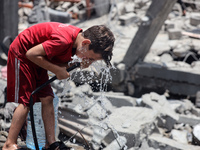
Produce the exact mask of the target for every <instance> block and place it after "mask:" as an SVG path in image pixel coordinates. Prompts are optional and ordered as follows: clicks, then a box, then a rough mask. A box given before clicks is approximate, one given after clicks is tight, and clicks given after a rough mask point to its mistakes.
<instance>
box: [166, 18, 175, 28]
mask: <svg viewBox="0 0 200 150" xmlns="http://www.w3.org/2000/svg"><path fill="white" fill-rule="evenodd" d="M174 27H175V25H174V23H173V22H171V21H169V20H166V21H165V24H164V30H165V31H168V30H169V29H174Z"/></svg>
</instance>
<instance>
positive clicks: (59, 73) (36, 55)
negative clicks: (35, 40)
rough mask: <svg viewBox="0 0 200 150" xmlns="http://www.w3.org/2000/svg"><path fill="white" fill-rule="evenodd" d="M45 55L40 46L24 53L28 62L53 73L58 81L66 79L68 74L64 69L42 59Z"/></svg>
mask: <svg viewBox="0 0 200 150" xmlns="http://www.w3.org/2000/svg"><path fill="white" fill-rule="evenodd" d="M45 55H46V53H45V51H44V48H43V46H42V44H39V45H37V46H35V47H33V48H31V49H29V50H28V51H27V52H26V57H27V58H28V59H29V60H30V61H32V62H33V63H35V64H37V65H38V66H40V67H42V68H44V69H46V70H49V71H51V72H53V73H54V74H55V75H56V77H57V78H58V79H59V80H61V79H66V78H68V77H69V76H70V74H69V73H68V72H67V71H66V67H64V66H58V65H56V64H53V63H51V62H50V61H48V60H47V59H46V58H45V57H44V56H45Z"/></svg>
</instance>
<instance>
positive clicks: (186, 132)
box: [0, 0, 200, 150]
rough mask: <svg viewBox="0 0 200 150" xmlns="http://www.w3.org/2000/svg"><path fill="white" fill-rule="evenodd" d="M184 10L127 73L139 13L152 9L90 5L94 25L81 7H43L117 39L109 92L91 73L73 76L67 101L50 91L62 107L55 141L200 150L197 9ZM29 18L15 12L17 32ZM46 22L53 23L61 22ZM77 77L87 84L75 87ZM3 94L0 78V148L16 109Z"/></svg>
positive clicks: (132, 4) (26, 11)
mask: <svg viewBox="0 0 200 150" xmlns="http://www.w3.org/2000/svg"><path fill="white" fill-rule="evenodd" d="M183 2H184V4H185V5H186V14H185V15H183V14H182V13H183V12H182V10H181V6H180V4H179V3H176V4H175V6H174V8H173V9H172V11H171V13H170V14H169V15H168V19H167V20H166V21H165V23H164V24H163V26H162V28H161V29H160V32H159V34H158V35H157V37H156V39H155V41H154V43H153V45H152V46H151V49H150V50H149V52H148V54H147V55H146V57H145V58H144V60H143V61H139V62H138V63H137V64H136V65H135V66H133V67H131V68H130V69H129V70H127V69H126V65H125V64H124V62H123V58H124V56H125V54H126V52H127V49H128V48H129V45H130V43H131V41H132V39H133V37H134V35H135V33H136V32H137V30H138V27H139V26H140V25H141V22H142V21H144V20H145V19H147V18H145V12H146V11H147V9H148V8H149V6H150V5H151V1H149V0H125V1H122V0H121V1H117V2H116V1H114V0H111V1H109V7H110V9H109V11H108V9H107V7H105V6H104V8H105V10H104V11H102V12H99V9H97V8H98V7H97V6H99V5H100V4H99V2H98V1H95V2H94V5H93V7H92V9H91V18H92V19H86V18H87V8H86V3H85V1H81V2H80V3H78V4H73V5H72V4H71V3H69V2H57V3H49V4H48V6H47V7H48V9H53V10H57V11H58V10H59V11H63V12H66V11H68V12H70V11H72V12H73V13H74V14H76V15H77V16H74V17H75V18H74V19H72V18H68V19H69V20H68V21H69V22H65V23H71V24H74V25H76V26H78V27H80V28H83V29H86V28H88V26H92V25H95V24H99V23H101V24H106V25H108V26H109V27H110V28H111V30H112V31H113V32H114V34H115V37H116V44H115V47H114V54H113V59H112V64H113V65H114V68H115V69H111V75H112V79H111V81H110V82H108V85H107V91H105V92H102V91H100V88H101V86H99V83H100V81H101V80H102V78H101V75H102V74H96V73H94V74H92V76H93V75H94V77H90V75H91V74H90V72H92V71H91V70H84V71H83V72H82V73H80V72H78V73H77V74H76V75H75V76H74V77H73V81H68V84H69V85H70V88H69V90H68V91H67V92H65V93H63V90H64V89H65V88H66V87H65V84H64V82H63V81H58V80H56V81H54V82H53V83H52V87H53V89H54V92H55V93H56V94H57V95H58V96H59V99H60V103H59V114H58V118H59V119H58V131H59V133H58V137H57V138H59V139H61V140H63V141H65V142H66V143H67V141H68V139H70V142H72V143H74V144H77V145H84V146H86V145H87V144H86V143H85V140H86V141H87V142H88V143H89V145H90V147H91V149H96V150H98V149H105V150H121V149H124V150H125V149H128V150H147V149H148V150H168V149H170V150H171V149H172V150H198V149H200V98H199V97H200V92H199V89H200V82H199V81H200V76H199V75H200V72H199V66H200V65H199V64H200V62H199V58H200V55H199V51H200V46H199V40H200V15H199V13H198V12H199V11H200V1H199V0H193V1H190V0H183ZM106 4H107V3H106ZM95 6H96V7H95ZM37 7H39V6H38V5H37ZM99 7H101V6H99ZM101 8H102V7H101ZM30 14H31V9H30V8H27V7H22V8H20V9H19V16H20V17H19V32H21V31H22V30H23V29H25V28H27V27H28V26H30V24H31V23H33V22H28V21H27V20H28V18H29V15H30ZM54 15H55V14H54ZM59 15H62V14H59ZM65 17H66V16H65ZM67 17H69V16H67ZM76 17H77V18H76ZM42 19H44V18H42ZM48 19H50V20H53V19H55V20H54V21H59V19H60V18H55V17H54V18H51V16H50V18H48ZM56 19H57V20H56ZM43 21H44V20H43ZM36 22H38V21H37V20H36ZM6 59H7V58H6V56H5V55H4V54H3V53H1V68H3V67H4V66H5V65H6V64H5V62H6ZM1 74H2V73H1ZM82 75H84V76H86V77H88V78H87V80H84V81H83V80H81V78H80V77H81V76H82ZM72 76H73V75H72ZM1 77H2V76H1ZM65 82H66V81H65ZM5 89H6V78H1V79H0V106H1V107H0V130H1V131H0V133H1V134H0V147H2V145H3V144H4V142H5V140H6V137H7V132H8V129H9V126H10V123H11V119H12V114H13V111H14V109H15V108H16V106H17V104H13V103H7V104H5V102H6V92H5ZM22 135H23V131H22V132H21V135H20V136H19V139H18V142H19V143H20V142H21V144H24V143H23V142H24V139H23V138H24V137H23V136H22ZM72 137H73V138H72Z"/></svg>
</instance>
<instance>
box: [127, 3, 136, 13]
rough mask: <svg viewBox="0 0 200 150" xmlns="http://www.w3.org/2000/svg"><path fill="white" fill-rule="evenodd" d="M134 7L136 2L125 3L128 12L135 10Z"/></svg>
mask: <svg viewBox="0 0 200 150" xmlns="http://www.w3.org/2000/svg"><path fill="white" fill-rule="evenodd" d="M134 7H135V4H134V3H127V4H126V5H125V11H126V13H130V12H134Z"/></svg>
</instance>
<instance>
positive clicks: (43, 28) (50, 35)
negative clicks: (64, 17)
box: [10, 22, 82, 64]
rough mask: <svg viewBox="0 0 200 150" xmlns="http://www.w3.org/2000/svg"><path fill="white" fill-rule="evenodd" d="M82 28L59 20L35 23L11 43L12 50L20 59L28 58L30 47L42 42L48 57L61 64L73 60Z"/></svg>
mask: <svg viewBox="0 0 200 150" xmlns="http://www.w3.org/2000/svg"><path fill="white" fill-rule="evenodd" d="M81 31H82V29H80V28H78V27H75V26H72V25H68V24H62V23H58V22H45V23H40V24H36V25H33V26H31V27H29V28H27V29H25V30H24V31H23V32H21V33H20V34H19V35H18V36H17V38H16V39H15V40H14V41H13V43H12V44H11V46H10V47H11V48H10V50H11V52H12V53H13V54H14V55H15V57H17V58H18V59H19V60H21V61H23V60H26V59H27V58H26V56H25V53H26V51H28V50H29V49H30V48H32V47H34V46H36V45H38V44H41V43H42V45H43V47H44V50H45V52H46V55H47V59H48V60H49V61H51V62H53V63H57V64H61V63H66V62H69V61H70V60H71V56H72V55H73V52H72V46H73V43H74V41H75V39H76V37H77V35H78V33H79V32H81Z"/></svg>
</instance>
